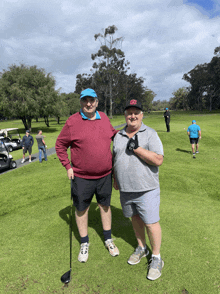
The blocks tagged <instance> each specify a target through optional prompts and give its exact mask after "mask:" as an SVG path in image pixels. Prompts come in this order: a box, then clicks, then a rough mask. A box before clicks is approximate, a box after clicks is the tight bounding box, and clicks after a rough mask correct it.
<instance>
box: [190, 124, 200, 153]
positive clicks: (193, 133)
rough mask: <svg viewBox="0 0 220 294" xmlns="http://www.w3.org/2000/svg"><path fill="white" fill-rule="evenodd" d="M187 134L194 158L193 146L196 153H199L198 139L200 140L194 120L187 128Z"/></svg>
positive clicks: (198, 129) (198, 128)
mask: <svg viewBox="0 0 220 294" xmlns="http://www.w3.org/2000/svg"><path fill="white" fill-rule="evenodd" d="M187 134H188V136H189V140H190V144H191V145H192V153H193V157H195V144H196V153H199V139H201V138H202V137H201V129H200V126H198V125H197V124H196V121H195V120H193V121H192V124H191V125H190V126H189V127H188V129H187Z"/></svg>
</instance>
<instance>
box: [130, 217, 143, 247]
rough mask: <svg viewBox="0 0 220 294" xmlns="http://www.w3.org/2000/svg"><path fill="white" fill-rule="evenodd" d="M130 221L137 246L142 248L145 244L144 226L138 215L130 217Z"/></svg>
mask: <svg viewBox="0 0 220 294" xmlns="http://www.w3.org/2000/svg"><path fill="white" fill-rule="evenodd" d="M131 221H132V226H133V230H134V233H135V236H136V238H137V241H138V245H139V246H141V247H142V248H143V247H144V246H145V244H146V240H145V224H144V222H143V221H142V219H141V218H140V216H139V215H138V214H136V215H134V216H132V218H131Z"/></svg>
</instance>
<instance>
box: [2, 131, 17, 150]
mask: <svg viewBox="0 0 220 294" xmlns="http://www.w3.org/2000/svg"><path fill="white" fill-rule="evenodd" d="M0 140H3V141H4V143H5V145H6V147H7V148H8V151H9V152H12V151H13V150H16V149H21V141H22V140H21V136H20V134H19V131H18V128H9V129H1V130H0Z"/></svg>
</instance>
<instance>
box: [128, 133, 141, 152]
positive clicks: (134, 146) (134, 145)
mask: <svg viewBox="0 0 220 294" xmlns="http://www.w3.org/2000/svg"><path fill="white" fill-rule="evenodd" d="M138 147H139V145H138V136H137V134H135V137H134V139H133V138H130V140H129V141H128V145H127V148H128V150H129V151H133V150H134V149H137V148H138Z"/></svg>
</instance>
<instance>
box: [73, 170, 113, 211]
mask: <svg viewBox="0 0 220 294" xmlns="http://www.w3.org/2000/svg"><path fill="white" fill-rule="evenodd" d="M94 194H95V195H96V200H97V202H98V203H99V204H101V205H103V206H110V202H111V194H112V174H109V175H107V176H105V177H103V178H100V179H95V180H93V179H83V178H79V177H76V176H75V177H74V179H73V180H72V188H71V196H72V199H73V204H74V206H75V207H76V209H77V210H78V211H84V210H85V209H86V208H87V207H89V206H90V203H91V201H92V198H93V196H94Z"/></svg>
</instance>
